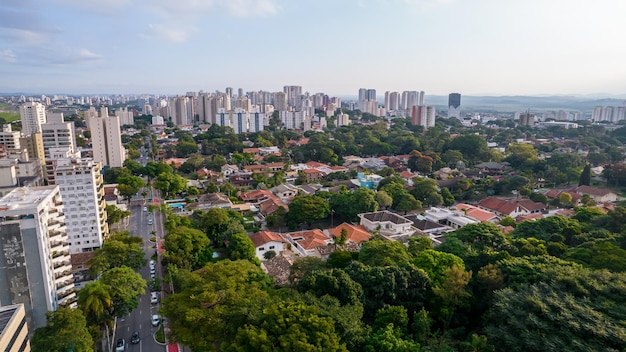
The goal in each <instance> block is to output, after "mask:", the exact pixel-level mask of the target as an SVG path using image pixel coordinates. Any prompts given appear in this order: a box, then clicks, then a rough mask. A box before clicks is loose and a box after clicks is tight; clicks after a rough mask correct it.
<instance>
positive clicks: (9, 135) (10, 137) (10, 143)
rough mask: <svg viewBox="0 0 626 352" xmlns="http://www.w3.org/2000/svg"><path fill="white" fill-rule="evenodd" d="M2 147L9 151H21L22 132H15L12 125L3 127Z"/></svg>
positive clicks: (0, 143)
mask: <svg viewBox="0 0 626 352" xmlns="http://www.w3.org/2000/svg"><path fill="white" fill-rule="evenodd" d="M0 145H4V147H5V148H6V149H7V151H13V150H17V149H20V132H19V131H13V129H12V128H11V125H10V124H7V125H3V126H2V130H0Z"/></svg>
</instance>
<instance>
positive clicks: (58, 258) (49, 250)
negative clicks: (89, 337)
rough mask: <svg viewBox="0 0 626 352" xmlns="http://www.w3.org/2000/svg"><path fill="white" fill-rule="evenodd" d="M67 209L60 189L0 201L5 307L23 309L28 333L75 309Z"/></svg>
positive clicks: (28, 191)
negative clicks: (48, 317)
mask: <svg viewBox="0 0 626 352" xmlns="http://www.w3.org/2000/svg"><path fill="white" fill-rule="evenodd" d="M63 211H64V206H63V202H62V199H61V192H60V190H59V187H58V186H44V187H32V188H25V187H22V188H17V189H15V190H13V191H11V192H10V193H9V194H7V195H6V196H4V197H3V198H2V199H0V229H2V231H0V244H1V246H2V251H1V253H4V255H3V256H1V257H0V301H1V302H2V303H3V304H7V305H8V304H20V303H22V304H24V308H25V310H26V317H27V321H28V322H29V328H32V330H34V329H35V328H39V327H42V326H45V325H46V313H47V312H48V311H54V310H57V309H58V308H59V306H63V305H69V306H75V304H76V303H75V301H76V293H75V292H74V277H73V275H72V265H71V264H70V253H69V244H68V238H67V233H66V227H65V215H64V212H63Z"/></svg>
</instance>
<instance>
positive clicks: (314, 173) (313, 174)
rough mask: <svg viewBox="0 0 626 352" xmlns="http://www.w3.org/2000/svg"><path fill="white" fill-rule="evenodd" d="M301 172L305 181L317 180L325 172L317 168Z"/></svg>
mask: <svg viewBox="0 0 626 352" xmlns="http://www.w3.org/2000/svg"><path fill="white" fill-rule="evenodd" d="M301 172H302V173H303V174H304V177H305V179H306V182H307V183H311V182H318V181H319V180H321V179H322V178H324V177H325V176H326V174H324V173H323V172H321V171H320V170H317V169H305V170H302V171H301Z"/></svg>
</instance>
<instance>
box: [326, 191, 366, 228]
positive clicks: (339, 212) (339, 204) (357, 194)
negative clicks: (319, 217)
mask: <svg viewBox="0 0 626 352" xmlns="http://www.w3.org/2000/svg"><path fill="white" fill-rule="evenodd" d="M329 205H330V208H331V210H332V211H333V214H334V215H333V216H334V217H336V218H337V220H338V221H355V220H356V219H358V216H357V215H358V214H362V213H369V212H373V211H376V210H378V202H377V201H376V193H375V192H374V191H372V190H371V189H367V188H359V189H357V190H355V191H354V192H341V193H335V194H333V195H332V196H331V198H330V202H329Z"/></svg>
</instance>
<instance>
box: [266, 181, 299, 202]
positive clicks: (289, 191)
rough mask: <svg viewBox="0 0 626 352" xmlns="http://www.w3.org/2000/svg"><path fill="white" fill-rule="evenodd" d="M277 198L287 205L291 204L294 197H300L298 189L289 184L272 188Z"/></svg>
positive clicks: (271, 190)
mask: <svg viewBox="0 0 626 352" xmlns="http://www.w3.org/2000/svg"><path fill="white" fill-rule="evenodd" d="M270 192H272V193H273V194H274V195H275V196H276V197H278V198H280V200H282V201H283V202H285V203H289V202H290V201H291V199H293V197H295V196H297V195H298V187H296V186H292V185H290V184H288V183H283V184H280V185H278V186H276V187H272V188H270Z"/></svg>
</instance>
